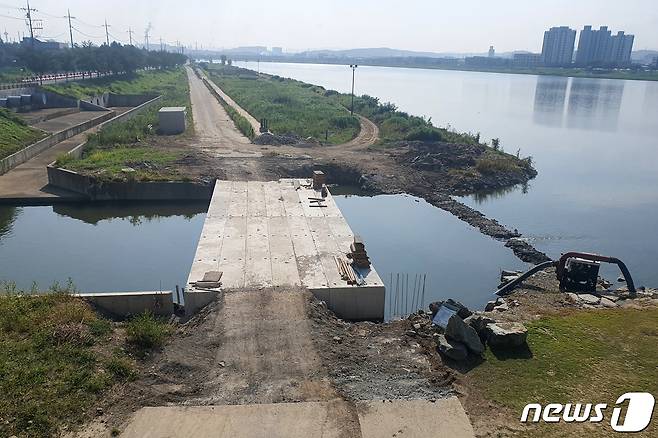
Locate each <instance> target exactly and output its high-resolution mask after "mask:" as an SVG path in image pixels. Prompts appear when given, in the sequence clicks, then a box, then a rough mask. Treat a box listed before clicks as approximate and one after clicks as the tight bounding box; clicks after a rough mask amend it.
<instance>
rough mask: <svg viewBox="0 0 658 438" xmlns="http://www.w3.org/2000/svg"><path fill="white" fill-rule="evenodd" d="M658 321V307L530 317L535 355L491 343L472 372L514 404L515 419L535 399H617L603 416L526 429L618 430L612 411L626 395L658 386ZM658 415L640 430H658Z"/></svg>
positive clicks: (494, 396)
mask: <svg viewBox="0 0 658 438" xmlns="http://www.w3.org/2000/svg"><path fill="white" fill-rule="evenodd" d="M656 321H658V308H647V309H642V310H636V309H614V310H592V311H579V312H572V313H568V314H566V315H563V316H548V317H544V318H542V319H539V320H537V321H535V322H532V323H530V324H529V325H528V346H529V349H530V352H531V354H530V355H525V356H524V355H521V356H520V357H513V356H512V357H508V356H498V357H497V356H496V355H494V354H493V353H492V352H491V351H490V350H489V349H488V350H487V352H486V354H485V361H484V362H483V363H482V364H481V365H479V366H477V367H476V368H475V369H473V370H472V371H470V372H469V373H468V374H467V378H468V380H469V381H470V385H471V386H473V387H474V388H476V389H477V390H478V392H481V393H482V394H483V396H484V397H485V398H486V399H488V400H490V401H491V402H493V403H495V404H497V405H499V406H503V407H505V408H507V411H509V412H510V419H509V421H510V424H512V423H514V424H515V426H516V425H518V424H519V423H518V420H519V418H520V416H521V413H522V411H523V407H524V406H525V405H526V404H528V403H540V404H542V406H546V404H549V403H563V404H565V403H572V404H573V403H582V404H586V403H593V404H596V403H607V404H608V406H609V408H608V409H607V410H606V420H605V421H604V423H603V424H595V425H592V424H588V423H584V424H582V423H581V424H575V423H568V424H566V423H564V422H560V423H559V424H546V423H544V422H542V423H541V424H540V425H533V426H530V427H529V428H528V430H526V431H525V432H524V433H523V434H522V435H524V436H532V437H535V436H555V437H557V436H574V437H580V436H613V435H614V434H615V433H616V432H613V431H612V429H611V428H610V427H609V424H610V415H611V413H612V407H614V404H615V402H616V400H617V398H618V397H619V396H620V395H622V394H624V393H626V392H635V391H639V392H650V393H652V394H654V395H655V394H658V367H656V358H657V357H658V325H657V324H656ZM528 356H529V357H528ZM657 417H658V412H654V418H653V423H652V424H651V425H650V426H649V429H647V430H645V434H638V436H650V435H651V433H655V431H656V425H655V423H656V420H657V419H658V418H657ZM606 423H607V427H604V425H605V424H606ZM652 428H653V429H652Z"/></svg>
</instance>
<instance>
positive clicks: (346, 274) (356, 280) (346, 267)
mask: <svg viewBox="0 0 658 438" xmlns="http://www.w3.org/2000/svg"><path fill="white" fill-rule="evenodd" d="M334 261H335V262H336V267H337V268H338V273H339V274H340V278H342V279H343V280H345V281H347V284H353V285H359V286H360V285H362V284H365V280H363V277H362V276H361V275H360V274H358V273H357V272H355V271H354V268H353V267H352V265H351V264H349V263H348V262H347V260H345V259H344V258H342V257H336V256H334Z"/></svg>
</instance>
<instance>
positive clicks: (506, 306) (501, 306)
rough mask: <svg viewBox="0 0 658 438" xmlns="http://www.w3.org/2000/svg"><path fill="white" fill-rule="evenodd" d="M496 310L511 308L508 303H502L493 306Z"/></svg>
mask: <svg viewBox="0 0 658 438" xmlns="http://www.w3.org/2000/svg"><path fill="white" fill-rule="evenodd" d="M493 310H494V312H507V311H508V310H509V305H508V304H507V303H502V304H499V305H497V306H496V307H494V308H493Z"/></svg>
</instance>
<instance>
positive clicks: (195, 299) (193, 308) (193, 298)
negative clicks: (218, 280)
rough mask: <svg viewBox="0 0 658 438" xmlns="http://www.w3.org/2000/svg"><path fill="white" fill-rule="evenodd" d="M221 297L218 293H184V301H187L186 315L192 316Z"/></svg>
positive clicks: (185, 291) (196, 291)
mask: <svg viewBox="0 0 658 438" xmlns="http://www.w3.org/2000/svg"><path fill="white" fill-rule="evenodd" d="M219 295H220V292H217V291H198V290H195V291H194V292H188V291H187V289H186V290H184V291H183V300H184V301H185V315H186V316H192V315H194V314H195V313H197V312H198V311H199V310H201V309H202V308H204V307H205V306H207V305H208V304H210V303H212V302H213V301H215V300H216V299H217V298H218V297H219Z"/></svg>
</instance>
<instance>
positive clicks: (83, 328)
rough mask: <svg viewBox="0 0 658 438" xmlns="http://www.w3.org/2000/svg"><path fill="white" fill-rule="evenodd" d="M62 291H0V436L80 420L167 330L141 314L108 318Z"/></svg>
mask: <svg viewBox="0 0 658 438" xmlns="http://www.w3.org/2000/svg"><path fill="white" fill-rule="evenodd" d="M70 292H72V289H70V288H66V289H61V288H57V287H55V288H54V289H53V290H52V294H50V295H44V296H30V295H21V294H17V293H15V292H10V293H8V294H7V295H0V436H7V437H8V436H11V435H17V436H30V437H51V436H58V435H59V431H60V430H61V428H62V427H67V428H69V429H70V428H74V427H75V426H76V425H79V424H81V423H82V422H83V421H85V420H86V419H87V418H88V417H89V416H90V415H94V411H93V408H94V406H95V403H96V401H97V400H98V398H99V397H101V396H102V394H103V393H104V392H105V391H107V390H109V389H110V388H111V387H112V385H114V384H115V383H118V382H123V381H127V380H131V379H133V378H134V377H135V376H136V375H137V373H138V367H137V365H138V360H139V358H140V357H143V356H144V355H145V352H146V351H149V350H152V349H154V348H159V347H160V346H161V345H162V344H163V342H164V340H165V339H166V337H167V336H168V334H169V333H170V328H169V325H168V324H166V323H165V322H163V321H161V320H158V319H156V318H154V317H153V316H151V315H149V314H145V315H140V316H138V317H136V318H134V319H132V320H130V321H128V322H126V323H112V322H110V321H108V320H106V319H103V318H101V317H99V316H98V315H97V314H96V313H95V312H94V311H93V310H92V309H91V307H90V306H89V305H88V304H87V303H86V302H85V301H83V300H81V299H79V298H75V297H72V296H71V295H70Z"/></svg>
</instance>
